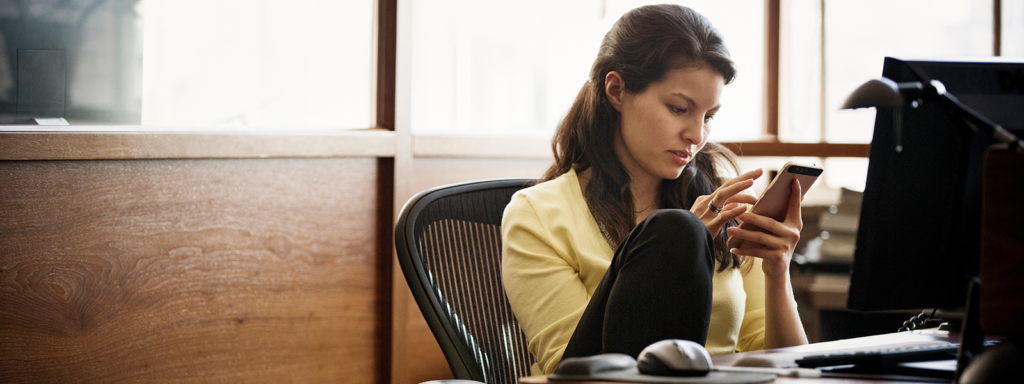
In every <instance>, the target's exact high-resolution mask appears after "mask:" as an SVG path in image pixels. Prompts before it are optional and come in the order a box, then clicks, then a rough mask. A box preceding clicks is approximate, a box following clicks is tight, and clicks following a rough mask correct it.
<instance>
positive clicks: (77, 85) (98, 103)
mask: <svg viewBox="0 0 1024 384" xmlns="http://www.w3.org/2000/svg"><path fill="white" fill-rule="evenodd" d="M138 4H139V2H138V1H137V0H102V1H88V2H86V1H60V2H58V1H44V0H28V1H9V2H0V125H5V124H32V123H31V122H30V121H32V120H33V119H38V118H64V119H65V120H66V121H67V122H69V123H70V124H72V125H108V124H136V125H137V124H140V123H141V120H142V118H141V117H142V16H141V15H140V14H139V12H138V8H139V7H138Z"/></svg>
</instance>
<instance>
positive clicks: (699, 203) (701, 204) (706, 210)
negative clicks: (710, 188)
mask: <svg viewBox="0 0 1024 384" xmlns="http://www.w3.org/2000/svg"><path fill="white" fill-rule="evenodd" d="M763 173H764V170H763V169H761V168H758V169H755V170H753V171H749V172H747V173H744V174H742V175H739V176H737V177H736V178H733V179H732V180H729V181H726V182H725V183H723V184H722V186H721V187H718V189H716V190H715V191H714V192H712V193H711V194H710V195H703V196H698V197H697V199H696V200H695V201H694V202H693V206H692V207H690V212H693V213H694V214H696V215H697V217H700V220H701V221H702V222H704V225H705V226H707V227H708V230H709V231H711V236H712V237H715V236H718V232H719V231H721V230H722V227H723V226H725V223H728V222H729V220H732V219H735V218H736V217H737V216H739V215H740V214H741V213H743V212H746V211H747V206H746V204H753V203H756V202H757V198H756V197H754V196H751V195H748V194H745V193H741V192H743V191H744V190H746V189H747V188H750V186H751V185H754V180H755V179H757V178H758V177H761V174H763ZM712 206H714V207H715V208H717V210H714V209H712Z"/></svg>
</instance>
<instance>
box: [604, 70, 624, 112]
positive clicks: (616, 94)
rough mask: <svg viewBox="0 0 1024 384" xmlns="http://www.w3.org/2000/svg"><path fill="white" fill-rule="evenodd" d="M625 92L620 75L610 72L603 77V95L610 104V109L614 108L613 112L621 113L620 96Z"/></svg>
mask: <svg viewBox="0 0 1024 384" xmlns="http://www.w3.org/2000/svg"><path fill="white" fill-rule="evenodd" d="M625 91H626V84H625V82H624V81H623V79H622V75H621V74H619V73H618V72H615V71H610V72H608V74H607V75H604V95H605V96H606V97H608V102H610V103H612V107H615V110H616V111H619V112H620V113H621V112H622V96H623V93H624V92H625Z"/></svg>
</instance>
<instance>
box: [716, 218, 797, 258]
mask: <svg viewBox="0 0 1024 384" xmlns="http://www.w3.org/2000/svg"><path fill="white" fill-rule="evenodd" d="M741 215H742V214H741ZM743 217H745V216H740V219H741V220H742V219H743ZM759 217H764V216H759ZM769 220H770V221H772V222H774V223H776V224H778V222H777V221H774V220H771V219H769ZM744 222H745V223H750V224H753V222H752V221H747V220H744ZM767 230H768V231H771V232H772V233H768V232H762V231H755V230H749V229H743V228H739V227H733V228H729V229H728V230H727V233H728V234H729V236H731V237H736V238H740V239H743V240H746V241H748V242H754V243H757V244H761V245H763V246H764V247H766V248H768V249H775V250H787V251H788V250H789V249H791V248H793V247H794V246H796V243H797V241H799V240H800V232H799V231H796V230H794V229H792V228H789V227H786V226H784V225H779V228H771V229H767ZM775 231H778V232H775ZM780 232H781V233H780Z"/></svg>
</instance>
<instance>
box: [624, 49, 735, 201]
mask: <svg viewBox="0 0 1024 384" xmlns="http://www.w3.org/2000/svg"><path fill="white" fill-rule="evenodd" d="M616 81H617V82H619V83H620V85H621V81H622V77H621V76H620V75H619V74H618V73H616V72H610V73H609V74H608V76H607V77H606V79H605V82H606V92H608V96H609V100H610V101H611V102H612V105H613V106H615V108H616V109H617V110H618V111H619V112H620V113H621V115H622V120H621V121H622V126H621V127H620V130H619V132H618V135H617V136H616V137H615V152H616V155H617V156H618V157H619V161H621V162H622V164H623V165H624V166H625V167H626V170H627V171H629V174H630V177H631V178H632V179H633V180H635V181H641V180H643V179H648V180H650V178H656V179H657V180H658V181H660V180H661V179H676V178H678V177H679V175H680V174H681V173H682V171H683V167H684V166H685V165H686V164H687V163H689V162H690V160H691V159H693V156H694V155H696V154H697V152H698V151H700V150H701V149H702V148H704V144H705V143H706V142H707V138H708V133H709V132H710V127H709V126H708V123H709V122H710V121H711V119H712V118H713V117H714V115H715V113H718V109H719V107H720V104H719V98H720V97H721V95H722V89H723V88H724V87H725V79H724V78H723V77H722V75H721V74H720V73H718V72H717V71H715V70H713V69H711V68H709V67H707V66H701V67H697V68H679V69H673V70H670V71H669V72H668V73H667V74H666V75H665V77H664V79H662V80H661V81H658V82H655V83H651V85H650V86H648V87H647V89H646V90H644V91H643V92H640V93H630V92H628V91H625V90H624V87H619V88H617V89H616V88H615V84H614V82H616ZM616 96H617V97H616ZM651 181H653V180H651Z"/></svg>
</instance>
